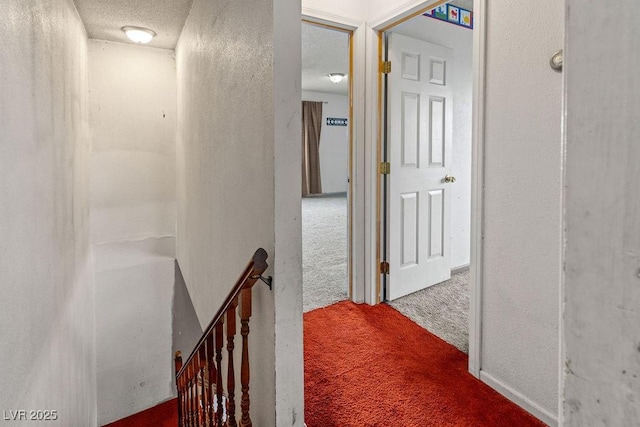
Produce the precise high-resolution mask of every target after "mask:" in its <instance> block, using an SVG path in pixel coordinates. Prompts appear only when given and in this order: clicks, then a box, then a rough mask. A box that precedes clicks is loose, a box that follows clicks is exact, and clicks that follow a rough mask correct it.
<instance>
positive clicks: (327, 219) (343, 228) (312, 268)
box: [302, 194, 347, 312]
mask: <svg viewBox="0 0 640 427" xmlns="http://www.w3.org/2000/svg"><path fill="white" fill-rule="evenodd" d="M302 283H303V288H302V295H303V297H302V301H303V310H304V311H305V312H306V311H309V310H313V309H316V308H319V307H325V306H327V305H330V304H333V303H335V302H338V301H343V300H345V299H347V198H346V196H345V195H342V194H340V195H336V196H331V195H329V196H314V197H305V198H303V199H302Z"/></svg>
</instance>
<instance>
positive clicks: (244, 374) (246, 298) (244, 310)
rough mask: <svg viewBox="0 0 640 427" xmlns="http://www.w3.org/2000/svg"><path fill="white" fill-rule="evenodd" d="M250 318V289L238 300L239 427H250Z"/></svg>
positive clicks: (244, 291)
mask: <svg viewBox="0 0 640 427" xmlns="http://www.w3.org/2000/svg"><path fill="white" fill-rule="evenodd" d="M250 317H251V288H247V289H243V290H242V291H241V299H240V324H241V325H242V326H241V327H240V334H241V335H242V365H241V367H240V383H241V384H242V399H241V401H240V409H241V411H242V418H241V419H240V426H241V427H252V423H251V417H250V416H249V406H250V405H249V376H250V375H249V318H250Z"/></svg>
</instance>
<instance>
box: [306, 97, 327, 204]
mask: <svg viewBox="0 0 640 427" xmlns="http://www.w3.org/2000/svg"><path fill="white" fill-rule="evenodd" d="M321 130H322V102H311V101H302V195H303V196H306V195H308V194H320V193H322V183H321V181H320V131H321Z"/></svg>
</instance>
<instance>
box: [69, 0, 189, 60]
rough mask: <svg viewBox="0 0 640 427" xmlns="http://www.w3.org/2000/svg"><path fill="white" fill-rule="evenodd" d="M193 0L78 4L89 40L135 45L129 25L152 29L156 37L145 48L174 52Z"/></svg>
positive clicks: (98, 0) (88, 1) (84, 1)
mask: <svg viewBox="0 0 640 427" xmlns="http://www.w3.org/2000/svg"><path fill="white" fill-rule="evenodd" d="M192 3H193V0H75V4H76V7H77V8H78V13H80V18H82V21H83V22H84V26H85V28H86V29H87V32H88V33H89V38H92V39H99V40H109V41H114V42H123V43H132V42H131V41H130V40H129V39H128V38H127V36H126V35H125V34H124V32H122V30H121V28H122V27H124V26H126V25H133V26H138V27H145V28H149V29H151V30H153V31H155V32H156V33H157V36H156V37H155V38H154V39H153V40H152V41H151V42H150V43H148V44H146V45H145V46H153V47H160V48H165V49H174V48H175V47H176V44H177V43H178V38H179V37H180V33H181V31H182V27H183V26H184V23H185V21H186V20H187V16H188V15H189V10H190V9H191V4H192Z"/></svg>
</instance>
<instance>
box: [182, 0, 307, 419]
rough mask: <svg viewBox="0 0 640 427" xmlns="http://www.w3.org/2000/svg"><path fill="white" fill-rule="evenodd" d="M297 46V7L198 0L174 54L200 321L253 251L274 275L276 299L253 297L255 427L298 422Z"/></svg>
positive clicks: (187, 258) (261, 288)
mask: <svg viewBox="0 0 640 427" xmlns="http://www.w3.org/2000/svg"><path fill="white" fill-rule="evenodd" d="M291 40H300V5H299V4H298V3H297V2H296V1H293V0H289V1H282V0H277V1H273V2H272V1H264V0H263V1H251V2H231V3H227V4H225V5H220V4H218V3H214V2H210V1H206V0H196V1H195V2H194V4H193V8H192V10H191V13H190V15H189V18H188V20H187V23H186V25H185V28H184V30H183V32H182V35H181V37H180V41H179V43H178V47H177V51H176V52H177V67H178V122H177V124H178V137H177V165H178V166H177V178H178V199H177V200H178V242H177V257H178V262H179V264H180V267H181V269H182V273H183V275H184V278H185V282H186V284H187V288H188V289H189V293H190V295H191V298H192V300H193V302H194V306H195V309H196V313H197V315H198V318H199V320H200V324H201V325H203V326H206V325H207V324H208V322H209V321H210V320H211V318H212V316H213V315H214V313H215V311H216V310H217V309H218V307H219V305H220V304H221V303H222V301H223V300H224V298H225V296H226V295H227V293H228V292H229V291H230V290H231V288H232V286H233V284H234V283H235V281H236V279H237V277H238V275H239V274H240V273H241V271H242V270H243V269H244V267H245V265H246V263H247V262H248V261H249V259H250V257H251V256H252V255H253V253H254V251H255V250H256V249H257V248H258V247H263V248H265V249H266V250H267V252H268V253H269V260H268V262H269V264H270V265H271V266H272V269H270V272H271V273H272V274H273V275H274V291H269V289H268V288H267V287H266V286H265V285H263V284H261V283H258V284H257V285H256V286H255V287H254V290H253V297H254V300H253V316H252V320H251V335H250V338H249V339H250V361H251V396H252V399H251V413H252V420H253V423H254V425H260V426H273V425H295V426H301V425H302V422H303V410H302V407H303V401H302V395H303V392H302V386H303V384H302V313H301V312H302V302H301V301H302V300H301V298H302V297H301V287H300V283H301V261H300V248H301V242H300V233H301V231H300V191H299V189H300V161H299V159H300V138H301V135H300V99H301V93H300V83H299V82H300V74H301V68H300V46H299V45H300V44H299V43H293V44H292V43H291ZM271 273H270V274H271ZM275 307H278V309H277V310H275ZM276 343H277V344H276ZM237 348H239V347H237ZM274 367H275V370H274ZM274 409H275V410H274Z"/></svg>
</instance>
